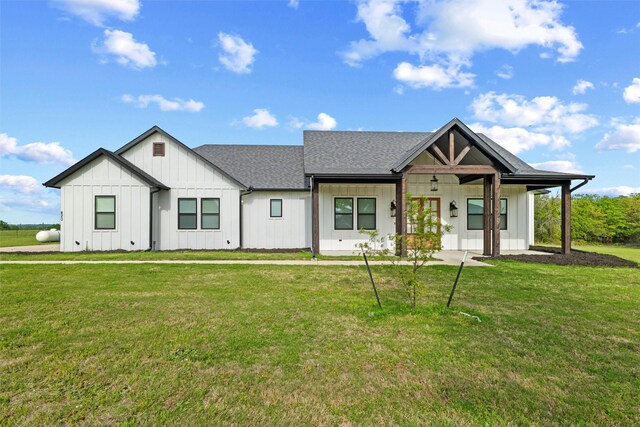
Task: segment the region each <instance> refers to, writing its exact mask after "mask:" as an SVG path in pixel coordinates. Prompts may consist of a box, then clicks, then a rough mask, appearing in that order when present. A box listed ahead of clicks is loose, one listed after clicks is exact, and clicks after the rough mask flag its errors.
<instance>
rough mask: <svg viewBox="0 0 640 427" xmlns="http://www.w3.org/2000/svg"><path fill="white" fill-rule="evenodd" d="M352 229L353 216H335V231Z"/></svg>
mask: <svg viewBox="0 0 640 427" xmlns="http://www.w3.org/2000/svg"><path fill="white" fill-rule="evenodd" d="M351 229H353V215H345V214H336V230H351Z"/></svg>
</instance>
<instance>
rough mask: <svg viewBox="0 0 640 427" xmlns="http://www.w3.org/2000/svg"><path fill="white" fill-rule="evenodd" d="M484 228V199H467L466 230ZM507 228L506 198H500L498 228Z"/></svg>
mask: <svg viewBox="0 0 640 427" xmlns="http://www.w3.org/2000/svg"><path fill="white" fill-rule="evenodd" d="M483 229H484V200H483V199H467V230H483ZM506 229H507V199H500V230H506Z"/></svg>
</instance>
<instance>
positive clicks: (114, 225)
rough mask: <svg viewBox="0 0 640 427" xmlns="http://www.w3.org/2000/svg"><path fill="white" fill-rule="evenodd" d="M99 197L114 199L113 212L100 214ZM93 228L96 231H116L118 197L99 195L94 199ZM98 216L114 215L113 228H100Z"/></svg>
mask: <svg viewBox="0 0 640 427" xmlns="http://www.w3.org/2000/svg"><path fill="white" fill-rule="evenodd" d="M98 197H102V198H107V197H110V198H112V199H113V212H98ZM93 200H94V202H93V212H94V217H93V227H94V230H115V229H116V196H114V195H110V194H97V195H95V196H94V198H93ZM98 214H103V215H104V214H111V215H113V227H98Z"/></svg>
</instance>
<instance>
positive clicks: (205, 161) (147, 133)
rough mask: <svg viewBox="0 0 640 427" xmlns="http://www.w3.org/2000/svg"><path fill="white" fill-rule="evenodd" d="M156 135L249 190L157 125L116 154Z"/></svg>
mask: <svg viewBox="0 0 640 427" xmlns="http://www.w3.org/2000/svg"><path fill="white" fill-rule="evenodd" d="M154 133H159V134H161V135H162V136H164V137H165V138H167V139H168V140H170V141H171V142H173V143H175V144H177V145H179V146H181V147H183V148H184V149H186V150H188V151H190V152H191V153H193V154H194V155H195V156H196V157H198V158H199V159H201V160H202V161H203V162H204V163H206V164H207V165H208V166H210V167H212V168H213V169H214V170H215V171H217V172H219V173H220V174H222V175H224V176H225V177H226V178H228V179H230V180H231V181H232V182H233V183H235V184H236V185H238V186H239V187H242V188H247V185H245V184H244V183H242V182H240V181H239V180H238V179H236V178H235V177H233V176H232V175H230V174H229V173H228V172H226V171H225V170H222V169H221V168H220V167H219V166H217V165H215V164H213V163H212V162H211V161H210V160H209V159H207V158H205V157H203V156H202V155H201V154H200V153H198V152H197V151H195V150H193V149H191V148H190V147H188V146H187V145H185V144H183V143H182V142H180V141H179V140H178V139H177V138H175V137H173V136H172V135H170V134H169V133H168V132H166V131H164V130H163V129H162V128H160V127H159V126H157V125H155V126H153V127H152V128H151V129H149V130H147V131H146V132H144V133H143V134H141V135H139V136H137V137H136V138H134V139H133V140H131V141H130V142H128V143H127V144H125V145H123V146H122V147H120V148H119V149H117V150H116V151H115V154H117V155H118V156H121V155H122V154H124V153H125V152H127V151H128V150H130V149H131V148H133V147H135V146H136V145H138V144H139V143H141V142H142V141H144V140H146V139H147V138H148V137H150V136H151V135H153V134H154Z"/></svg>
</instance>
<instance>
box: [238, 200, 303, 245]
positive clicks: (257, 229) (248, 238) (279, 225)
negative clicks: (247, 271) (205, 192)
mask: <svg viewBox="0 0 640 427" xmlns="http://www.w3.org/2000/svg"><path fill="white" fill-rule="evenodd" d="M272 199H280V200H282V217H280V218H271V200H272ZM242 247H243V248H250V249H302V248H309V247H311V205H310V195H309V192H308V191H254V192H253V193H251V194H247V195H245V196H243V197H242Z"/></svg>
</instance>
